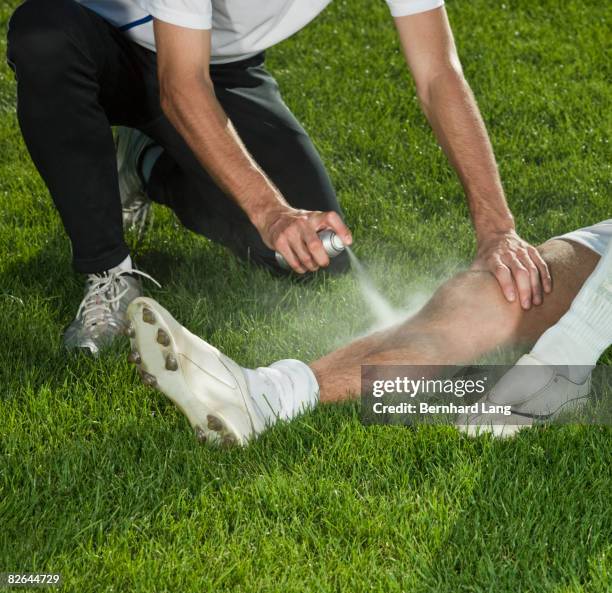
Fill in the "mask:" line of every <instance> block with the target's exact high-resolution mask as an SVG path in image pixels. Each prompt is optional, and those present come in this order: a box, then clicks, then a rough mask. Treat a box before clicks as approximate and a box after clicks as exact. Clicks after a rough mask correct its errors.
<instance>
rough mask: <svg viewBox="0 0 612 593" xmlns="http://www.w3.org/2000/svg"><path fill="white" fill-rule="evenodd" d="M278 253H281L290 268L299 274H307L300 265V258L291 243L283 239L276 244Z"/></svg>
mask: <svg viewBox="0 0 612 593" xmlns="http://www.w3.org/2000/svg"><path fill="white" fill-rule="evenodd" d="M276 251H278V253H280V254H281V255H282V256H283V257H284V258H285V261H286V262H287V264H289V267H290V268H291V269H292V270H293V271H294V272H297V273H298V274H305V273H306V269H305V268H304V266H302V264H301V263H300V260H299V259H298V257H297V256H296V255H295V253H293V249H292V248H291V246H290V245H289V242H288V241H287V239H285V238H281V239H279V240H278V241H277V242H276Z"/></svg>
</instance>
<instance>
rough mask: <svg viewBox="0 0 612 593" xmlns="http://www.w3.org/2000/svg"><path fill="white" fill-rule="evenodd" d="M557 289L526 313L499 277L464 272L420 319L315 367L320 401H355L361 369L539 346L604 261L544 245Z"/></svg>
mask: <svg viewBox="0 0 612 593" xmlns="http://www.w3.org/2000/svg"><path fill="white" fill-rule="evenodd" d="M539 250H540V253H541V254H542V256H543V258H544V260H545V261H546V262H547V263H548V265H549V268H550V270H551V274H552V276H553V282H554V290H553V292H552V293H551V294H550V295H548V296H547V297H546V299H545V301H544V303H543V304H542V305H540V306H538V307H532V308H531V309H530V310H528V311H524V310H522V309H521V307H520V305H518V304H517V303H508V302H507V301H506V299H504V297H503V295H502V294H501V291H500V290H499V286H498V284H497V282H496V280H495V278H493V276H492V275H491V274H489V273H486V272H464V273H461V274H459V275H457V276H455V277H454V278H451V279H450V280H449V281H447V282H446V283H444V284H443V285H442V286H441V287H440V288H439V289H438V290H437V292H436V293H435V294H434V296H433V297H432V299H431V300H430V301H429V302H428V303H427V304H426V305H425V306H424V307H423V309H422V310H421V311H420V312H419V313H417V314H416V315H415V316H414V317H412V318H411V319H409V320H408V321H406V322H405V323H403V324H402V325H400V326H398V327H394V328H391V329H389V330H387V331H384V332H380V333H378V334H374V335H371V336H368V337H366V338H363V339H361V340H358V341H357V342H354V343H353V344H349V345H348V346H346V347H344V348H342V349H340V350H337V351H336V352H332V353H331V354H328V355H327V356H325V357H323V358H322V359H321V360H318V361H316V362H314V363H312V364H311V367H312V369H313V371H314V373H315V375H316V377H317V380H318V383H319V386H320V389H321V401H322V402H328V401H338V400H341V399H346V398H348V397H356V396H358V395H359V394H360V392H361V365H364V364H371V365H392V364H404V365H427V364H432V365H438V364H439V365H443V364H461V363H467V362H472V361H474V360H476V359H477V358H478V357H480V356H483V355H484V354H486V353H487V352H489V351H491V350H493V349H494V348H497V347H499V346H504V345H510V344H516V343H520V342H523V343H526V344H529V343H533V342H535V340H537V338H538V337H539V336H540V334H542V332H544V331H545V330H546V329H547V328H548V327H550V326H551V325H553V324H554V323H556V322H557V321H558V320H559V318H560V317H561V315H563V313H565V311H566V310H567V309H568V307H569V305H570V303H571V302H572V299H573V298H574V297H575V295H576V294H577V292H578V290H579V289H580V287H581V286H582V283H583V282H584V280H585V279H586V278H587V277H588V275H589V274H590V273H591V271H592V270H593V268H594V267H595V265H596V263H597V260H598V256H597V254H595V253H594V252H593V251H591V250H590V249H587V248H586V247H583V246H582V245H578V244H575V243H570V242H568V241H562V240H554V241H549V242H547V243H545V244H544V245H542V246H541V247H540V248H539Z"/></svg>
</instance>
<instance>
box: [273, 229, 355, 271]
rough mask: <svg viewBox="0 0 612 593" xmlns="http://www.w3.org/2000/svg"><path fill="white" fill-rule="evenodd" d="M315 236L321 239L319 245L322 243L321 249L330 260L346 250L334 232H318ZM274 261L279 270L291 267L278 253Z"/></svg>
mask: <svg viewBox="0 0 612 593" xmlns="http://www.w3.org/2000/svg"><path fill="white" fill-rule="evenodd" d="M317 234H318V235H319V239H321V243H323V249H325V251H326V252H327V255H329V257H330V259H332V258H334V257H336V256H337V255H340V254H341V253H342V252H343V251H344V250H345V249H346V247H345V246H344V243H343V242H342V239H341V238H340V237H338V235H336V233H334V231H329V230H327V231H319V232H318V233H317ZM276 261H277V262H278V265H279V266H280V267H281V268H284V269H285V270H290V269H291V266H290V265H289V264H288V263H287V262H286V261H285V258H284V257H283V256H282V255H281V254H280V253H278V251H277V252H276Z"/></svg>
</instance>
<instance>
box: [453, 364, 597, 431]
mask: <svg viewBox="0 0 612 593" xmlns="http://www.w3.org/2000/svg"><path fill="white" fill-rule="evenodd" d="M525 367H529V368H528V369H526V368H525ZM590 389H591V376H590V374H589V375H588V376H587V378H586V379H585V381H584V382H583V383H574V382H572V381H570V380H569V379H567V378H566V377H564V376H562V375H560V374H559V373H558V372H557V370H556V369H555V367H554V366H551V365H548V364H544V363H543V362H541V361H540V360H538V359H537V358H536V357H535V356H533V355H532V354H525V355H524V356H522V357H521V358H520V359H519V360H518V361H517V363H516V364H515V365H514V366H513V367H512V368H511V369H510V370H509V371H508V372H507V373H506V374H505V375H504V376H503V377H502V378H501V379H500V380H499V381H498V382H497V384H496V385H495V387H493V389H492V390H491V392H490V393H488V394H487V395H486V396H485V397H484V398H483V399H482V400H481V401H480V402H478V404H479V406H481V407H483V408H489V409H493V408H494V407H498V406H509V407H510V408H509V409H510V414H509V415H504V414H503V413H501V412H500V413H497V412H496V413H480V414H473V415H467V414H462V415H461V416H459V417H458V418H457V419H456V421H455V426H456V427H457V428H458V429H459V430H460V431H462V432H465V433H466V434H468V435H469V436H477V435H479V434H484V433H491V434H493V435H494V436H497V437H511V436H514V435H515V434H516V433H517V432H519V431H520V430H523V429H524V428H529V427H531V426H533V425H534V424H542V423H545V422H547V421H550V420H554V419H555V418H557V417H558V416H559V415H560V414H562V413H565V412H568V411H571V410H576V409H578V408H580V407H582V406H583V405H585V404H586V403H587V401H588V395H589V392H590Z"/></svg>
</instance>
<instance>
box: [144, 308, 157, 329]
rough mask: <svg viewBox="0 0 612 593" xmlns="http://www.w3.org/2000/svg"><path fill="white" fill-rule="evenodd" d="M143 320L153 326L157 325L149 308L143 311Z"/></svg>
mask: <svg viewBox="0 0 612 593" xmlns="http://www.w3.org/2000/svg"><path fill="white" fill-rule="evenodd" d="M142 320H143V321H144V322H145V323H150V324H151V325H153V324H154V323H155V315H153V311H151V309H148V308H147V307H145V308H144V309H143V310H142Z"/></svg>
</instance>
